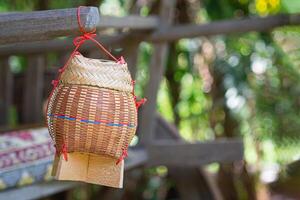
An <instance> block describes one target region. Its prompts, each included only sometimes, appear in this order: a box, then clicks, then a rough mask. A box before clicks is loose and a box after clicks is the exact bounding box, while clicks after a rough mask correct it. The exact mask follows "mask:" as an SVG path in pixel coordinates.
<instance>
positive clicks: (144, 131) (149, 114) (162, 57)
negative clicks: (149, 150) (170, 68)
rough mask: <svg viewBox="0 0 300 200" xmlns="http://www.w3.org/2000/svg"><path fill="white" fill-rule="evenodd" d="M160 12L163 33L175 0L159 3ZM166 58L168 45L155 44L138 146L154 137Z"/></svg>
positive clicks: (147, 142)
mask: <svg viewBox="0 0 300 200" xmlns="http://www.w3.org/2000/svg"><path fill="white" fill-rule="evenodd" d="M161 3H162V5H161V11H160V20H161V24H160V29H159V30H158V31H159V32H160V31H165V29H166V28H167V27H168V26H170V24H171V23H172V21H173V18H174V12H175V4H176V0H168V1H161ZM167 56H168V44H167V43H157V44H155V45H154V51H153V55H152V59H151V64H150V74H149V81H148V83H147V86H146V92H145V94H146V98H147V103H146V104H145V105H144V106H143V107H142V111H141V115H142V118H141V122H139V127H138V130H139V134H140V135H139V137H140V145H143V146H147V145H149V144H150V143H151V142H152V140H153V138H154V136H153V132H154V127H155V126H156V125H155V122H156V121H155V114H156V100H157V93H158V89H159V86H160V82H161V80H162V78H163V75H164V71H165V65H166V59H167Z"/></svg>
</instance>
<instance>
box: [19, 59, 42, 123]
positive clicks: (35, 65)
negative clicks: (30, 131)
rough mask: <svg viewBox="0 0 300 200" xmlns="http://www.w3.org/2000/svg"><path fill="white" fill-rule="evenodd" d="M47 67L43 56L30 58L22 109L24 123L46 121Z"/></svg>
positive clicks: (26, 72)
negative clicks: (44, 113)
mask: <svg viewBox="0 0 300 200" xmlns="http://www.w3.org/2000/svg"><path fill="white" fill-rule="evenodd" d="M45 67H46V66H45V57H44V56H43V55H31V56H29V57H28V66H27V68H26V71H25V83H24V87H25V88H24V94H23V108H22V121H23V122H25V123H36V122H41V121H43V120H44V118H43V115H42V113H43V112H42V111H43V110H42V108H43V85H44V81H43V80H44V70H45Z"/></svg>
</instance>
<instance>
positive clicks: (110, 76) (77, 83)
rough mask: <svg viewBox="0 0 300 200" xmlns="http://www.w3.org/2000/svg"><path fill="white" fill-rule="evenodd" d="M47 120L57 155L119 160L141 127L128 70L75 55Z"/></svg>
mask: <svg viewBox="0 0 300 200" xmlns="http://www.w3.org/2000/svg"><path fill="white" fill-rule="evenodd" d="M47 120H48V128H49V132H50V135H51V137H52V139H53V141H54V142H55V144H56V148H57V149H62V148H63V145H66V147H67V150H68V152H85V153H91V154H101V155H107V156H111V157H115V158H119V157H120V156H121V155H122V152H123V150H124V149H127V146H128V145H129V143H130V141H131V140H132V138H133V136H134V134H135V131H136V126H137V109H136V106H135V101H134V97H133V95H132V85H131V77H130V74H129V72H128V70H127V65H126V64H117V63H114V62H111V61H101V60H96V59H88V58H85V57H83V56H81V55H76V56H75V57H74V58H73V59H72V61H71V62H70V64H69V65H68V66H67V68H66V70H65V71H64V72H63V73H62V75H61V79H60V81H59V84H58V86H57V87H56V88H55V90H54V92H53V94H52V96H51V98H50V99H49V105H48V110H47Z"/></svg>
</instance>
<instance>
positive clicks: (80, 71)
mask: <svg viewBox="0 0 300 200" xmlns="http://www.w3.org/2000/svg"><path fill="white" fill-rule="evenodd" d="M60 81H61V83H65V84H79V85H91V86H97V87H102V88H109V89H114V90H119V91H124V92H131V91H132V79H131V76H130V73H129V71H128V68H127V63H124V64H120V63H117V62H115V61H110V60H103V59H92V58H86V57H84V56H82V55H81V54H79V55H75V56H74V57H73V58H72V60H71V61H70V63H69V65H68V66H67V68H66V69H65V71H64V72H63V73H62V75H61V79H60Z"/></svg>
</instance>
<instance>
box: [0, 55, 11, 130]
mask: <svg viewBox="0 0 300 200" xmlns="http://www.w3.org/2000/svg"><path fill="white" fill-rule="evenodd" d="M12 94H13V74H12V72H11V70H10V66H9V57H2V58H0V113H1V115H0V126H1V125H8V122H9V121H8V120H9V109H10V107H11V104H12Z"/></svg>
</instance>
